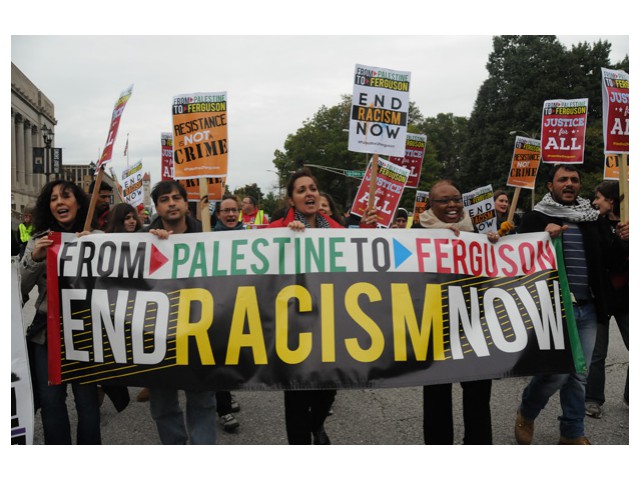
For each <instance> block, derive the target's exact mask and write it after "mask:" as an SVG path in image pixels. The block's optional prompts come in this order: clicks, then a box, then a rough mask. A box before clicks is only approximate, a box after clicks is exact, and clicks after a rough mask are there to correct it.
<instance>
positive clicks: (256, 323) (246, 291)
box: [225, 287, 267, 365]
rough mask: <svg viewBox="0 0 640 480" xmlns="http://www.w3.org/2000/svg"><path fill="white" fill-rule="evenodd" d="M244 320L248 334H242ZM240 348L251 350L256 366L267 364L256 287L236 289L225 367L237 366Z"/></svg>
mask: <svg viewBox="0 0 640 480" xmlns="http://www.w3.org/2000/svg"><path fill="white" fill-rule="evenodd" d="M245 319H246V320H247V327H248V328H247V330H248V333H244V331H245V329H244V325H245V322H244V321H245ZM242 347H248V348H250V349H251V351H252V352H253V362H254V363H255V364H256V365H266V364H267V349H266V347H265V344H264V335H263V333H262V322H261V321H260V310H259V308H258V296H257V295H256V287H238V292H237V295H236V302H235V305H234V307H233V317H232V318H231V328H230V331H229V345H228V346H227V358H226V360H225V364H226V365H238V363H239V361H240V349H241V348H242Z"/></svg>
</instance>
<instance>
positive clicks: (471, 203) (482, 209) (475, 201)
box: [462, 185, 497, 234]
mask: <svg viewBox="0 0 640 480" xmlns="http://www.w3.org/2000/svg"><path fill="white" fill-rule="evenodd" d="M462 203H463V205H464V209H465V210H466V211H467V213H468V214H469V217H471V223H473V226H474V227H475V228H476V230H477V231H478V232H479V233H485V234H486V233H487V232H495V231H497V226H496V224H497V219H496V209H495V204H494V203H493V188H492V187H491V185H486V186H484V187H479V188H476V189H475V190H472V191H470V192H467V193H463V194H462Z"/></svg>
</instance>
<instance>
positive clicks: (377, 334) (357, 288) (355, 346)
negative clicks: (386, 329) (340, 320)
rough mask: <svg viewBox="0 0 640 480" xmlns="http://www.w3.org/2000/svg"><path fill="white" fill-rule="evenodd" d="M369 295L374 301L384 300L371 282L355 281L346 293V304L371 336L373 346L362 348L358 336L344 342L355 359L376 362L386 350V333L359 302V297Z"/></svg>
mask: <svg viewBox="0 0 640 480" xmlns="http://www.w3.org/2000/svg"><path fill="white" fill-rule="evenodd" d="M360 295H367V296H368V297H369V300H370V301H372V302H379V301H380V300H382V295H380V292H379V291H378V289H377V288H376V287H375V286H374V285H371V284H370V283H363V282H360V283H355V284H353V285H351V286H350V287H349V288H348V289H347V291H346V293H345V295H344V304H345V307H346V309H347V313H349V316H350V317H351V318H352V319H353V320H354V321H355V322H356V323H357V324H358V325H360V326H361V327H362V329H363V330H364V331H366V332H367V333H368V334H369V336H370V337H371V346H370V347H369V348H366V349H365V348H362V347H361V346H360V343H359V342H358V339H357V338H347V339H345V341H344V343H345V346H346V347H347V351H348V352H349V354H350V355H351V357H352V358H353V359H354V360H357V361H359V362H375V361H376V360H377V359H378V358H380V355H382V352H383V350H384V335H383V334H382V331H381V330H380V327H378V325H377V324H376V322H375V321H374V320H373V319H372V318H371V317H369V316H368V315H367V314H365V313H364V312H363V311H362V309H361V308H360V305H359V304H358V297H360Z"/></svg>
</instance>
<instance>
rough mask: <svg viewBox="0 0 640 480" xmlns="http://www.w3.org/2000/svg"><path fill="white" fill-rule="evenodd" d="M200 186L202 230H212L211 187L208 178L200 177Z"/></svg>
mask: <svg viewBox="0 0 640 480" xmlns="http://www.w3.org/2000/svg"><path fill="white" fill-rule="evenodd" d="M198 186H199V187H200V203H199V204H198V206H199V207H200V221H201V222H202V231H203V232H210V231H211V214H210V213H209V187H208V184H207V179H206V178H199V179H198Z"/></svg>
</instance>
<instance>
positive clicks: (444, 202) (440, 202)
mask: <svg viewBox="0 0 640 480" xmlns="http://www.w3.org/2000/svg"><path fill="white" fill-rule="evenodd" d="M429 201H430V202H433V203H437V204H438V205H448V204H449V203H451V202H453V203H456V204H460V203H462V197H453V198H430V199H429Z"/></svg>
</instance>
